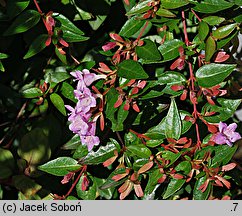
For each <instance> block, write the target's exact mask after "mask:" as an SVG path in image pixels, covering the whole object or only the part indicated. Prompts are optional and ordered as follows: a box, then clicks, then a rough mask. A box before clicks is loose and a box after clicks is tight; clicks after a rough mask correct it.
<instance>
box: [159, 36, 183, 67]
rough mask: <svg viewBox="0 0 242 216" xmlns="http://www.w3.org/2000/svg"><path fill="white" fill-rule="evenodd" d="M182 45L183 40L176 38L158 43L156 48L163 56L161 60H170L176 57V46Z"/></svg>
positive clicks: (177, 52) (177, 53)
mask: <svg viewBox="0 0 242 216" xmlns="http://www.w3.org/2000/svg"><path fill="white" fill-rule="evenodd" d="M183 45H184V42H182V41H180V40H178V39H173V40H167V41H165V42H164V43H163V44H162V45H160V46H159V47H158V50H159V51H160V53H161V55H162V57H163V59H162V62H166V61H170V60H172V59H175V58H177V57H178V56H179V51H178V48H179V47H181V46H183Z"/></svg>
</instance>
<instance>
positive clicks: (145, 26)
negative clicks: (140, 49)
mask: <svg viewBox="0 0 242 216" xmlns="http://www.w3.org/2000/svg"><path fill="white" fill-rule="evenodd" d="M148 24H149V22H148V21H146V22H145V25H144V27H143V28H142V29H141V31H140V33H139V36H138V37H137V39H136V40H137V41H139V40H140V38H141V37H142V35H143V33H144V31H145V29H146V28H147V26H148Z"/></svg>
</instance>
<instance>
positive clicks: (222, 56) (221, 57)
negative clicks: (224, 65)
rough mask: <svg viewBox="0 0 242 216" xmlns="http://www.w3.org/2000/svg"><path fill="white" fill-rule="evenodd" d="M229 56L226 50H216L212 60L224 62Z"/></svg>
mask: <svg viewBox="0 0 242 216" xmlns="http://www.w3.org/2000/svg"><path fill="white" fill-rule="evenodd" d="M229 57H230V56H229V55H228V54H226V52H218V53H217V55H216V57H215V60H214V62H218V63H220V62H224V61H226V60H227V59H229Z"/></svg>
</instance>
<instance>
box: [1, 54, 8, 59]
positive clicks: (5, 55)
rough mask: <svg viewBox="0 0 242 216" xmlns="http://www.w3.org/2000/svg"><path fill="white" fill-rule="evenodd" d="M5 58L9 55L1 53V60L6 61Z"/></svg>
mask: <svg viewBox="0 0 242 216" xmlns="http://www.w3.org/2000/svg"><path fill="white" fill-rule="evenodd" d="M5 58H8V55H7V54H4V53H0V59H5Z"/></svg>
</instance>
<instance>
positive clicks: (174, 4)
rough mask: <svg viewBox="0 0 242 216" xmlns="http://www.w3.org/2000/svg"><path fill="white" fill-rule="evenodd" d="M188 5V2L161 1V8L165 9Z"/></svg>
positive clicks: (186, 0) (181, 0) (176, 0)
mask: <svg viewBox="0 0 242 216" xmlns="http://www.w3.org/2000/svg"><path fill="white" fill-rule="evenodd" d="M187 4H189V0H162V6H163V7H164V8H167V9H175V8H179V7H182V6H185V5H187Z"/></svg>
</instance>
